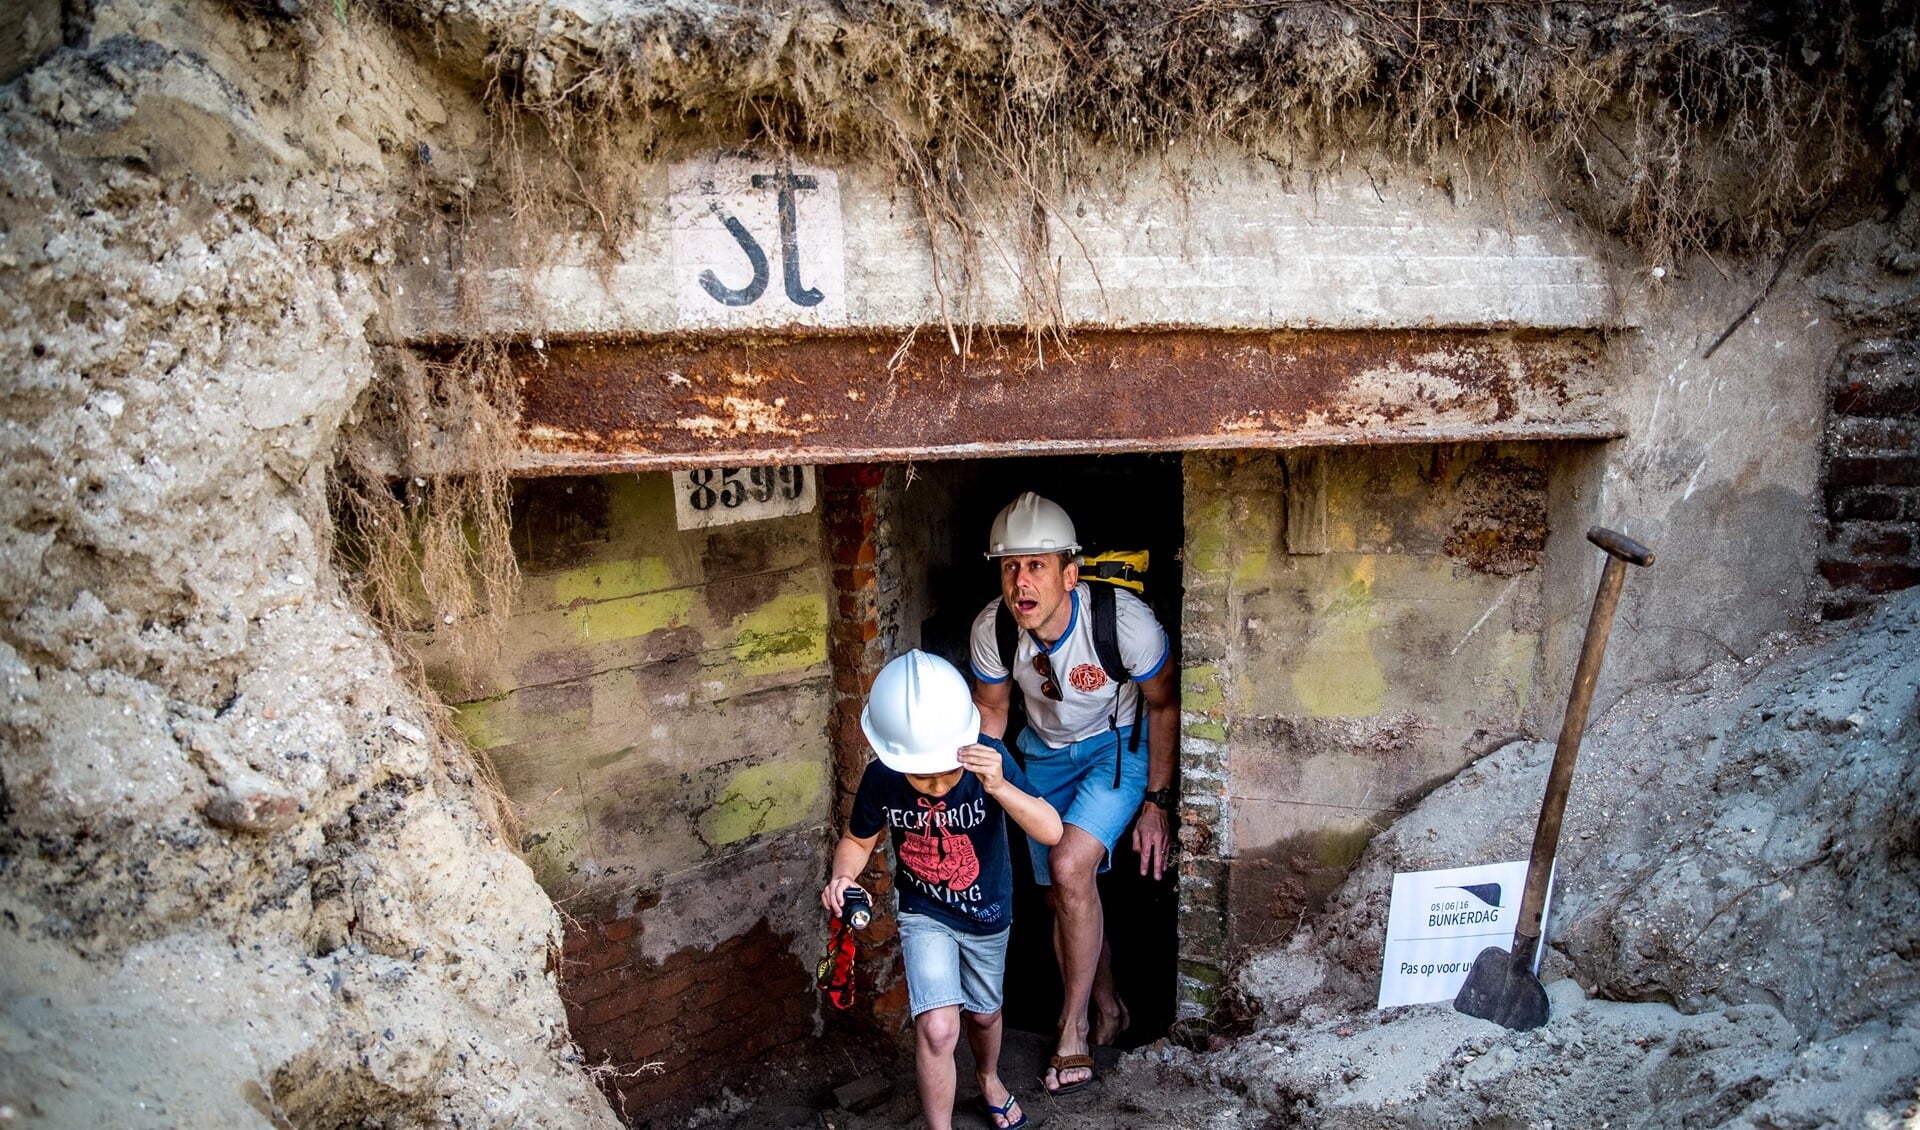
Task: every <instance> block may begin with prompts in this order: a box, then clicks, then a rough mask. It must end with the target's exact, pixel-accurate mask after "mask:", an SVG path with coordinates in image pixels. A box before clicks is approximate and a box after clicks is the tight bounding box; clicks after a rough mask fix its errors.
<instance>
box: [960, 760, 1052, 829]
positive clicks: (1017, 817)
mask: <svg viewBox="0 0 1920 1130" xmlns="http://www.w3.org/2000/svg"><path fill="white" fill-rule="evenodd" d="M1005 756H1006V755H1005V754H1003V753H1001V752H1000V751H999V750H997V749H994V748H993V747H992V746H985V745H970V746H962V747H961V748H960V767H961V768H963V769H965V770H967V771H968V772H970V773H972V774H973V775H974V776H976V777H978V778H980V787H981V788H983V789H985V790H986V791H987V795H988V796H990V797H992V798H993V799H994V800H995V801H996V802H998V804H999V805H1000V807H1001V808H1004V809H1006V812H1007V815H1008V816H1011V817H1013V822H1014V823H1015V824H1018V825H1020V830H1021V831H1023V832H1025V833H1026V834H1027V835H1029V836H1032V837H1033V838H1034V839H1036V840H1039V841H1040V842H1041V843H1043V844H1046V845H1047V846H1049V847H1051V846H1053V845H1054V844H1057V843H1059V842H1060V837H1061V836H1063V835H1065V834H1066V826H1065V825H1064V824H1062V823H1061V822H1060V814H1059V813H1058V812H1055V811H1054V809H1053V806H1052V805H1051V804H1048V803H1047V802H1046V801H1044V800H1041V799H1040V798H1039V797H1037V796H1034V795H1032V794H1031V793H1027V792H1024V791H1022V790H1021V788H1020V786H1018V785H1016V784H1014V783H1013V782H1012V781H1009V780H1007V777H1006V774H1005V773H1004V772H1002V771H1001V758H1003V757H1005Z"/></svg>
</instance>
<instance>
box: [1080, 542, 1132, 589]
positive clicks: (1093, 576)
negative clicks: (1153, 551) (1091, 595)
mask: <svg viewBox="0 0 1920 1130" xmlns="http://www.w3.org/2000/svg"><path fill="white" fill-rule="evenodd" d="M1080 579H1081V580H1083V581H1105V582H1107V583H1108V584H1110V585H1118V586H1120V587H1121V588H1123V589H1132V590H1133V591H1134V592H1135V593H1136V594H1139V595H1145V593H1146V591H1147V551H1146V550H1144V549H1110V550H1108V551H1107V552H1105V553H1089V554H1087V555H1085V556H1084V557H1082V558H1080Z"/></svg>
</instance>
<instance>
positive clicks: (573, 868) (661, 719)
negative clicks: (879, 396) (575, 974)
mask: <svg viewBox="0 0 1920 1130" xmlns="http://www.w3.org/2000/svg"><path fill="white" fill-rule="evenodd" d="M670 484H671V479H670V477H669V476H667V475H665V474H646V475H613V476H603V477H595V478H583V479H549V480H538V481H533V482H528V483H523V484H521V485H520V488H519V490H518V492H517V495H516V499H515V517H514V545H515V548H516V551H517V552H518V554H519V557H520V562H521V569H522V571H523V582H524V583H523V586H522V589H521V593H520V599H519V601H518V603H517V604H516V606H515V608H514V612H513V617H512V620H511V622H510V623H509V625H508V628H507V631H506V638H505V644H504V647H503V649H502V652H501V654H500V656H499V658H498V660H497V661H495V662H494V663H492V664H490V665H488V666H487V667H486V668H484V669H483V670H480V671H477V672H472V673H467V674H465V675H463V674H462V672H461V670H460V668H459V667H458V665H457V664H456V663H454V662H452V660H451V658H450V657H448V656H445V655H443V654H441V653H440V652H439V651H437V650H436V649H435V648H434V646H433V645H432V644H431V643H430V644H429V646H428V649H427V652H428V655H429V656H430V657H431V659H432V662H431V663H430V667H431V670H432V672H433V677H434V679H435V682H436V685H437V687H438V689H439V690H440V691H441V693H442V695H443V696H444V697H445V698H446V700H447V701H448V702H450V703H452V704H454V705H455V707H456V711H457V716H458V722H459V725H460V726H461V728H462V729H463V730H464V731H465V733H466V735H467V736H468V738H469V739H470V740H471V741H472V742H473V743H474V744H475V745H476V746H478V747H480V748H482V749H485V750H486V751H487V752H488V754H489V756H490V757H491V758H492V759H493V763H494V765H495V767H496V768H497V769H498V771H499V773H500V777H501V780H502V783H503V784H504V785H505V787H506V791H507V794H508V796H509V797H510V799H511V800H512V801H513V803H514V804H515V805H516V807H517V808H518V809H519V811H520V813H521V815H522V817H523V819H524V820H525V822H526V825H527V830H528V831H527V835H526V837H525V840H524V843H523V846H524V847H525V849H526V855H527V858H528V860H529V861H530V862H531V863H532V864H533V866H534V869H535V871H536V873H537V874H538V875H539V876H540V879H541V882H542V883H543V884H544V885H545V886H546V888H547V889H548V891H549V892H550V893H552V894H553V895H554V896H555V897H556V898H557V899H561V900H564V905H567V906H568V908H569V911H570V912H571V913H583V912H586V911H590V910H607V909H612V910H618V909H620V908H622V907H631V906H635V905H640V906H644V905H647V903H648V901H649V900H648V895H649V894H650V893H657V891H658V889H659V888H660V887H661V886H662V885H663V884H664V883H666V882H667V881H668V880H669V879H672V880H674V881H675V882H681V883H684V882H686V881H687V878H688V875H689V873H690V871H691V872H693V873H696V874H697V872H698V870H699V869H700V868H703V867H708V868H712V869H713V871H714V874H713V875H712V876H711V879H710V881H711V883H713V884H714V885H716V886H717V887H730V886H737V887H739V888H740V891H741V893H740V894H739V895H738V898H739V899H740V900H741V901H740V903H739V916H738V918H739V921H740V922H742V923H745V924H751V923H752V922H753V921H755V920H756V919H757V918H758V917H759V913H758V912H757V911H756V909H755V907H754V906H753V905H752V903H753V900H754V899H755V898H759V899H766V898H769V897H771V896H769V895H767V894H765V893H756V892H758V889H759V888H760V887H763V886H766V884H756V882H755V881H754V878H753V876H751V875H747V874H739V873H737V871H738V868H735V867H730V866H729V864H728V863H723V862H721V861H731V860H734V859H736V858H737V857H738V854H739V853H740V852H741V851H742V850H745V849H747V848H750V847H752V846H754V845H755V844H761V843H766V842H769V841H770V840H771V839H772V838H774V837H780V836H791V837H795V838H797V839H798V840H799V841H800V842H801V843H803V844H804V845H805V848H804V850H824V847H823V845H824V837H823V835H821V834H820V833H821V830H822V829H823V828H824V827H825V825H826V823H827V820H828V816H829V806H830V800H831V774H830V772H829V765H830V755H829V751H828V746H827V736H826V728H827V716H828V706H829V675H828V669H827V622H828V600H829V594H830V591H831V574H830V571H829V570H828V568H827V565H826V558H825V550H824V548H823V543H822V538H821V531H820V519H819V516H818V514H808V515H804V516H800V517H795V518H782V519H775V520H771V521H763V522H753V523H743V524H740V525H736V526H727V527H721V528H719V529H714V530H695V531H687V532H685V533H683V532H681V531H680V530H678V529H677V528H676V526H675V521H674V510H673V500H672V497H671V494H670V493H669V488H670ZM687 941H688V943H689V944H693V943H696V942H697V941H698V939H687Z"/></svg>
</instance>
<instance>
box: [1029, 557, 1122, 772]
mask: <svg viewBox="0 0 1920 1130" xmlns="http://www.w3.org/2000/svg"><path fill="white" fill-rule="evenodd" d="M1146 572H1147V551H1146V550H1144V549H1140V550H1115V551H1113V552H1109V553H1097V554H1093V555H1091V556H1088V557H1086V558H1083V559H1082V561H1081V563H1080V579H1081V580H1083V581H1094V582H1097V583H1095V584H1091V585H1088V586H1087V594H1088V596H1089V597H1090V598H1091V603H1092V612H1093V651H1094V654H1095V655H1096V656H1098V657H1099V659H1100V666H1101V668H1102V669H1103V670H1105V671H1106V673H1107V678H1109V679H1112V680H1113V681H1114V683H1115V685H1117V686H1118V687H1120V688H1121V689H1120V690H1119V691H1116V692H1114V696H1113V713H1112V714H1111V715H1109V716H1108V717H1107V725H1108V726H1109V727H1110V728H1112V730H1113V732H1114V733H1115V734H1118V733H1119V732H1120V696H1121V695H1122V694H1123V693H1125V688H1127V687H1128V686H1133V693H1134V696H1135V697H1136V698H1140V697H1141V696H1140V688H1139V687H1138V686H1137V685H1134V683H1133V673H1132V672H1130V671H1128V670H1127V664H1126V662H1125V661H1124V660H1122V659H1121V658H1120V623H1119V620H1120V614H1119V613H1118V612H1117V611H1116V610H1115V608H1114V605H1115V603H1116V598H1115V596H1114V589H1115V588H1116V587H1125V588H1129V589H1132V590H1133V591H1134V592H1136V593H1138V592H1144V591H1145V589H1146ZM993 635H994V641H995V642H996V643H997V644H999V647H1000V666H1001V667H1002V668H1004V669H1005V670H1006V671H1007V673H1008V674H1009V676H1011V674H1012V672H1013V657H1014V651H1015V649H1016V648H1017V647H1018V646H1019V643H1020V625H1018V624H1016V623H1014V622H1013V611H1012V610H1011V609H1009V608H1008V607H1007V602H1006V601H1004V600H1003V601H1000V602H999V605H998V607H996V608H995V610H994V615H993ZM1039 642H1040V641H1039V640H1037V639H1036V640H1035V641H1034V643H1035V644H1036V645H1038V644H1039ZM1013 685H1014V686H1016V687H1017V686H1019V685H1020V684H1019V683H1018V682H1017V681H1015V682H1014V683H1013ZM1146 727H1147V711H1146V702H1145V700H1144V699H1141V701H1140V702H1138V703H1136V705H1135V708H1134V719H1133V733H1132V734H1131V735H1130V736H1129V737H1128V739H1127V753H1129V754H1132V753H1135V752H1138V750H1139V749H1140V731H1141V730H1144V729H1146ZM1113 784H1114V787H1115V788H1118V787H1119V785H1120V758H1119V757H1118V756H1115V757H1114V759H1113Z"/></svg>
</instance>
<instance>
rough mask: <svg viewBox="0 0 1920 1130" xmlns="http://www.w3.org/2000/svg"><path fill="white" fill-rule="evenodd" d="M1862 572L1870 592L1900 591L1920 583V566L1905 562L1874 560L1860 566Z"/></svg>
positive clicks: (1864, 583) (1865, 585) (1863, 579)
mask: <svg viewBox="0 0 1920 1130" xmlns="http://www.w3.org/2000/svg"><path fill="white" fill-rule="evenodd" d="M1860 572H1861V574H1862V578H1861V579H1862V584H1863V586H1864V587H1865V588H1866V590H1867V591H1868V592H1874V593H1880V592H1898V591H1899V590H1901V589H1910V588H1912V587H1913V586H1915V585H1920V566H1916V565H1911V564H1906V563H1903V562H1890V561H1873V562H1869V563H1867V564H1865V565H1862V566H1860Z"/></svg>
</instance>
